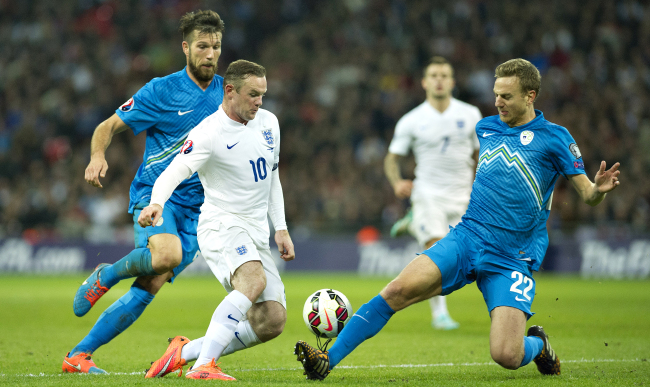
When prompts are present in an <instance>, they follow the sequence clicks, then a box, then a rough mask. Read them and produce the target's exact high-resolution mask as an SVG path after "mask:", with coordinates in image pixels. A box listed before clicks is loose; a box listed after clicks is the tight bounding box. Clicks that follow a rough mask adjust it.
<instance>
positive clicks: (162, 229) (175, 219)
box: [133, 202, 199, 282]
mask: <svg viewBox="0 0 650 387" xmlns="http://www.w3.org/2000/svg"><path fill="white" fill-rule="evenodd" d="M148 205H149V203H138V205H136V206H135V208H134V209H133V231H134V236H135V248H136V249H137V248H141V247H147V245H148V244H149V237H151V236H152V235H157V234H174V235H176V236H177V237H178V238H179V239H180V240H181V246H182V248H183V260H182V261H181V263H180V265H178V266H177V267H176V268H174V276H173V277H172V278H171V279H170V280H169V282H174V279H176V276H177V275H179V274H180V273H181V272H182V271H183V270H185V268H186V267H187V266H189V264H190V263H192V262H194V259H195V258H196V257H197V256H198V254H199V242H198V240H197V239H196V227H197V226H198V223H199V221H198V218H197V219H191V218H188V217H186V216H185V215H184V214H183V213H182V212H181V211H180V210H179V209H178V208H177V207H176V206H175V205H174V204H173V203H170V202H167V203H166V204H165V208H163V213H162V217H161V218H160V220H158V224H157V225H156V227H151V226H149V227H142V226H140V225H139V224H138V217H139V216H140V212H142V209H143V208H145V207H146V206H148Z"/></svg>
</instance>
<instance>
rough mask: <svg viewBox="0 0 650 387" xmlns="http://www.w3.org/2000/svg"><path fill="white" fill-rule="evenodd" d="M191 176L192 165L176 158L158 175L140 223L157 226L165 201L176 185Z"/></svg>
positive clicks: (140, 217) (141, 213)
mask: <svg viewBox="0 0 650 387" xmlns="http://www.w3.org/2000/svg"><path fill="white" fill-rule="evenodd" d="M190 176H192V170H191V169H190V167H188V166H187V165H185V164H184V163H182V162H181V161H180V160H179V159H178V158H175V159H174V161H172V162H171V164H169V166H168V167H167V169H165V170H164V171H163V173H161V174H160V176H158V179H156V182H155V183H154V185H153V189H152V190H151V200H150V202H149V205H148V206H146V207H145V208H143V209H142V212H140V216H138V224H139V225H140V226H142V227H147V226H153V227H155V226H156V224H157V223H158V219H160V217H161V216H162V212H163V207H165V202H167V200H169V198H170V196H172V193H173V192H174V190H175V189H176V187H178V185H179V184H180V183H181V182H182V181H183V180H185V179H187V178H188V177H190Z"/></svg>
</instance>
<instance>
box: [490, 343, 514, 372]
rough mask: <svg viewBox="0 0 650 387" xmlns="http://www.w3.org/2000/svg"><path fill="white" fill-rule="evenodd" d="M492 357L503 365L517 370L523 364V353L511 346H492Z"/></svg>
mask: <svg viewBox="0 0 650 387" xmlns="http://www.w3.org/2000/svg"><path fill="white" fill-rule="evenodd" d="M490 354H491V355H492V359H493V360H494V361H495V362H496V363H497V364H498V365H500V366H501V367H503V368H506V369H509V370H516V369H517V368H519V365H520V364H521V354H520V353H519V352H518V351H516V350H514V349H511V348H505V347H502V348H491V349H490Z"/></svg>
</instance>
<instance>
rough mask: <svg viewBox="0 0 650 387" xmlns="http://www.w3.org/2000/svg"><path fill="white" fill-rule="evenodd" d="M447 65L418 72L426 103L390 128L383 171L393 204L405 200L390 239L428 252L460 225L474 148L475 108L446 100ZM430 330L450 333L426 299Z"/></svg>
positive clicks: (443, 314) (450, 80) (450, 81)
mask: <svg viewBox="0 0 650 387" xmlns="http://www.w3.org/2000/svg"><path fill="white" fill-rule="evenodd" d="M454 85H455V82H454V73H453V68H452V67H451V64H450V63H449V62H448V61H447V60H446V59H445V58H442V57H439V56H434V57H433V58H431V60H430V61H429V63H428V64H427V66H426V67H425V69H424V78H423V79H422V87H423V88H424V90H425V92H426V100H425V101H424V102H423V103H422V104H420V105H419V106H417V107H416V108H415V109H413V110H411V111H410V112H408V113H407V114H406V115H404V116H403V117H402V118H401V119H400V120H399V121H398V122H397V126H396V128H395V134H394V136H393V140H392V141H391V143H390V146H389V147H388V155H387V156H386V159H385V160H384V171H385V173H386V177H387V178H388V181H390V184H391V185H392V186H393V189H394V191H395V196H397V198H398V199H406V198H409V197H410V198H411V206H412V207H411V210H410V211H408V213H407V214H406V216H405V217H404V218H402V219H400V220H399V221H397V222H396V223H395V225H394V226H393V227H392V229H391V236H392V237H396V236H399V235H402V234H405V233H407V232H408V233H410V234H411V235H413V236H414V237H415V238H416V239H417V241H418V243H419V244H420V245H421V246H422V247H423V248H424V249H428V248H429V247H431V246H433V244H434V243H436V242H437V241H439V240H440V239H442V238H443V237H444V236H445V235H447V233H448V232H449V227H450V226H451V227H453V226H455V225H456V224H458V222H460V219H461V217H462V216H463V214H464V213H465V211H466V210H467V205H468V203H469V197H470V193H471V191H472V182H473V180H474V173H475V166H476V160H477V158H478V148H479V143H478V139H477V137H476V132H475V130H474V127H475V126H476V123H477V122H478V121H480V120H481V118H482V116H481V113H480V111H479V110H478V108H477V107H475V106H472V105H470V104H467V103H465V102H462V101H459V100H457V99H455V98H453V97H452V95H451V93H452V90H453V89H454ZM410 149H413V154H414V156H415V162H416V167H415V180H413V181H411V180H408V179H403V178H402V174H401V172H400V164H399V161H400V159H401V158H402V157H404V156H407V155H408V153H409V150H410ZM429 303H430V304H431V312H432V319H433V322H432V325H433V327H434V328H437V329H445V330H447V329H456V328H458V327H459V324H458V323H457V322H456V321H454V320H453V319H452V318H451V316H450V315H449V311H448V310H447V303H446V300H445V298H444V296H438V297H433V298H431V299H429Z"/></svg>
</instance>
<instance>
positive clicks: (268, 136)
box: [262, 129, 275, 146]
mask: <svg viewBox="0 0 650 387" xmlns="http://www.w3.org/2000/svg"><path fill="white" fill-rule="evenodd" d="M262 137H264V141H266V145H268V146H273V144H274V143H275V140H274V139H273V131H272V130H271V129H262Z"/></svg>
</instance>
